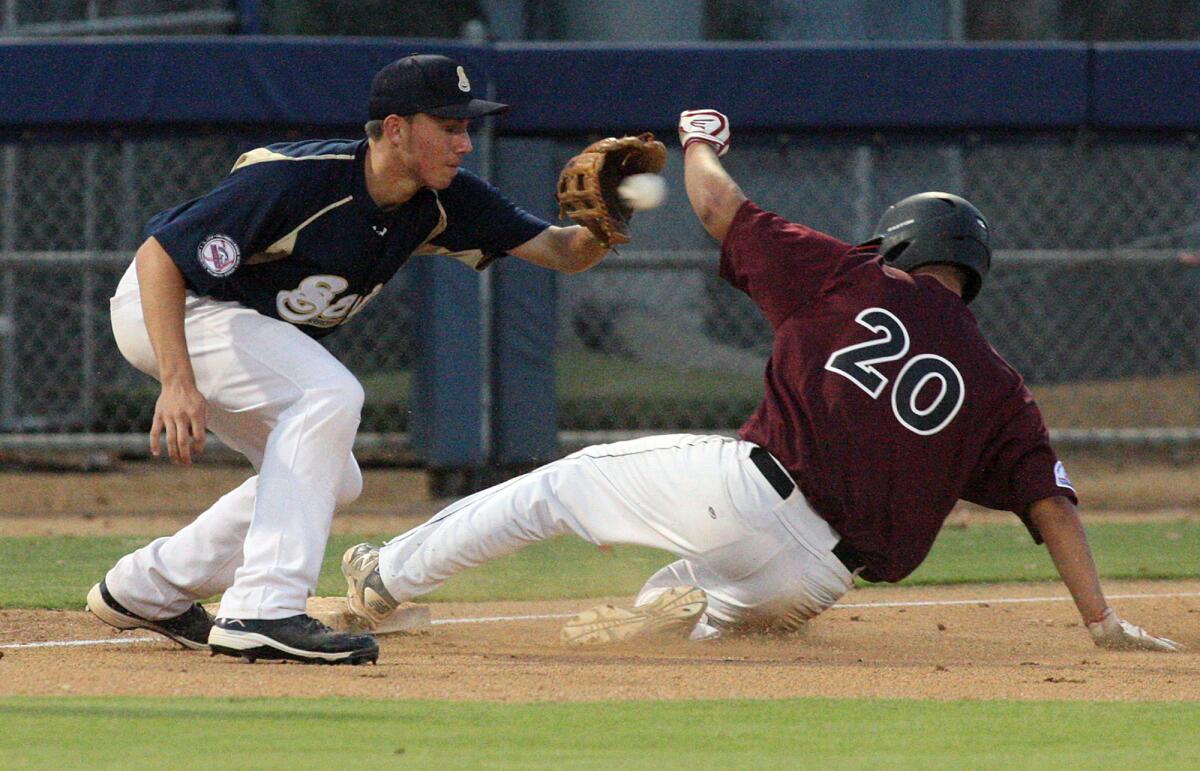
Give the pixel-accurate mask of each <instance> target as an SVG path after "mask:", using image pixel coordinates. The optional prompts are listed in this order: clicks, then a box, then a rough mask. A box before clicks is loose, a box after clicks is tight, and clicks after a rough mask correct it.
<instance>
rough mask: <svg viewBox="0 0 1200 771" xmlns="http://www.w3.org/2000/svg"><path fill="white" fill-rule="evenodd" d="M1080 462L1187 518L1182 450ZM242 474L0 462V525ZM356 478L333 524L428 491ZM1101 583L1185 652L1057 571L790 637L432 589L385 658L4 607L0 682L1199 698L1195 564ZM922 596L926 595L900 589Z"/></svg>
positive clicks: (144, 501)
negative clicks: (306, 653) (31, 467)
mask: <svg viewBox="0 0 1200 771" xmlns="http://www.w3.org/2000/svg"><path fill="white" fill-rule="evenodd" d="M1079 466H1080V468H1079V470H1074V469H1073V471H1074V473H1075V476H1076V482H1077V483H1079V484H1080V487H1081V489H1083V490H1089V489H1090V490H1093V491H1094V490H1097V489H1098V490H1101V491H1107V492H1106V493H1105V494H1102V495H1098V496H1095V497H1093V502H1092V506H1091V510H1092V512H1093V513H1089V516H1099V515H1097V514H1095V513H1094V512H1095V511H1096V510H1100V511H1107V512H1108V513H1107V514H1104V515H1103V516H1139V517H1144V516H1170V517H1184V518H1192V517H1196V516H1200V493H1198V491H1197V487H1200V474H1197V473H1196V471H1197V469H1196V467H1195V466H1190V465H1172V464H1166V465H1163V464H1156V465H1153V466H1147V465H1139V464H1130V463H1121V462H1117V461H1105V462H1097V463H1096V464H1094V465H1087V464H1079ZM1080 471H1082V473H1080ZM245 473H246V472H245V471H244V470H241V469H237V468H227V467H219V466H214V467H200V468H196V469H191V470H189V471H186V472H183V473H179V472H178V471H177V470H175V471H173V470H171V469H169V468H167V467H165V466H159V467H145V466H136V467H133V468H129V469H124V470H123V471H122V472H121V473H105V474H67V475H62V474H52V475H39V474H20V475H18V474H13V473H5V474H0V535H31V534H46V535H52V534H81V535H86V534H89V533H94V534H131V535H153V534H158V533H162V532H169V531H170V530H172V529H174V528H176V527H178V526H180V525H182V524H185V523H186V522H187V521H189V520H190V518H191V517H192V516H193V513H194V511H195V509H196V508H197V507H200V506H203V505H204V504H205V503H206V502H207V501H208V500H211V499H212V498H215V497H216V496H217V495H219V494H220V493H221V492H222V491H223V490H225V489H228V488H230V487H233V486H234V485H236V484H237V483H238V482H239V481H240V480H241V479H242V478H243V477H244V475H245ZM367 490H368V492H367V495H366V496H365V497H364V498H363V499H361V500H360V501H359V502H358V503H357V504H356V505H355V507H354V508H353V509H351V511H349V512H347V513H346V514H343V515H339V516H338V518H337V519H336V520H335V529H337V530H339V531H341V532H360V533H379V532H395V531H398V530H399V529H401V528H402V527H403V526H404V525H406V524H410V523H412V522H415V521H417V519H418V518H421V517H424V516H428V515H429V514H430V513H432V512H433V511H435V510H436V509H437V508H438V506H439V503H440V502H438V501H432V500H429V499H428V496H427V495H425V493H424V490H423V481H422V477H421V476H420V475H419V474H415V473H412V472H395V471H369V472H367ZM1084 497H1085V501H1086V500H1087V497H1088V493H1086V492H1085V494H1084ZM1085 511H1088V509H1085ZM970 515H971V516H978V515H977V514H973V513H972V514H970ZM958 516H963V515H962V514H960V515H958ZM1004 516H1007V515H1004ZM1198 570H1200V565H1198ZM1106 590H1107V592H1108V593H1109V595H1110V597H1112V598H1113V604H1114V606H1115V607H1117V608H1118V610H1119V611H1120V612H1122V613H1123V614H1124V615H1126V616H1127V617H1129V618H1131V619H1134V620H1136V621H1138V622H1140V623H1143V624H1145V625H1146V626H1147V627H1149V628H1151V629H1153V630H1154V631H1155V632H1156V633H1158V634H1163V635H1166V636H1168V637H1171V638H1173V639H1175V640H1178V641H1179V642H1182V643H1184V644H1185V645H1186V646H1187V649H1186V651H1185V652H1183V653H1180V654H1153V653H1124V652H1120V653H1118V652H1109V651H1102V650H1099V649H1097V648H1095V647H1094V646H1092V644H1091V642H1090V640H1089V639H1088V637H1087V635H1086V632H1085V631H1084V630H1083V629H1082V628H1081V626H1080V623H1079V620H1078V617H1077V615H1076V613H1075V610H1074V607H1073V605H1072V604H1071V603H1070V601H1069V600H1068V598H1067V595H1066V591H1065V589H1064V588H1063V587H1062V586H1061V585H1059V584H1037V585H988V586H950V587H911V588H910V587H869V588H864V589H859V590H856V591H854V592H852V593H851V594H850V595H848V596H847V597H846V598H844V600H843V602H842V604H841V605H840V606H838V607H835V608H833V609H831V610H830V611H828V612H827V613H825V614H824V615H822V616H821V617H820V618H818V619H816V620H815V621H814V622H812V623H811V624H810V625H809V626H808V628H807V629H806V630H804V631H803V632H802V633H800V634H796V635H791V636H786V637H753V638H741V639H722V640H717V641H712V642H706V643H688V642H686V641H658V642H652V643H642V644H639V645H626V646H618V647H612V648H598V649H584V650H572V649H568V648H565V647H564V646H562V645H561V644H560V643H559V642H558V640H557V636H558V628H559V626H560V624H561V623H562V620H561V618H541V619H533V620H529V619H522V620H517V619H511V618H507V619H506V618H503V617H512V616H544V615H566V614H570V613H573V612H576V611H578V610H581V609H583V608H585V607H588V606H589V605H591V604H594V602H595V601H585V600H570V601H554V602H505V603H484V604H441V603H439V604H435V605H434V606H433V617H434V622H435V626H433V627H431V628H430V629H429V630H428V631H425V632H422V633H421V634H418V635H412V636H400V635H392V636H387V637H384V638H381V643H382V655H381V658H380V662H379V664H378V665H377V666H364V667H353V668H352V667H312V666H301V665H296V664H277V663H274V664H273V663H266V662H260V663H258V664H254V665H249V664H245V663H242V662H240V661H238V660H235V659H232V658H226V657H209V656H207V655H205V654H201V653H196V652H192V651H185V650H182V649H180V648H178V647H177V646H175V645H173V644H172V643H169V642H167V641H165V640H162V639H161V638H153V639H150V640H139V638H145V637H148V635H145V634H140V633H125V634H119V633H116V632H114V631H113V630H110V629H109V628H108V627H105V626H103V625H102V624H100V623H99V622H97V621H96V620H94V619H93V618H91V617H90V616H89V615H87V614H86V613H82V612H77V611H59V612H51V611H24V610H7V611H4V610H0V653H2V654H3V658H0V694H3V695H10V694H29V695H51V694H53V695H62V694H74V695H115V694H125V695H171V696H224V697H251V696H298V697H315V696H326V695H329V696H348V697H350V696H353V697H368V698H380V699H390V698H432V699H449V700H488V701H497V702H527V701H557V700H570V701H579V700H595V699H615V700H623V699H683V698H687V699H695V698H713V699H717V698H781V697H789V696H844V697H888V698H934V699H1083V700H1103V701H1110V700H1186V701H1196V700H1200V577H1198V578H1196V579H1193V580H1187V581H1173V582H1147V581H1130V582H1121V581H1111V582H1106ZM1123 595H1152V596H1131V597H1123ZM613 601H614V602H624V601H627V599H625V598H613ZM918 602H919V603H927V604H907V605H905V604H903V603H918ZM456 619H473V620H474V621H472V622H470V623H453V622H454V621H455V620H456ZM480 619H491V620H480ZM90 641H100V642H99V644H85V643H90ZM121 641H125V644H122V643H121ZM46 643H51V644H52V645H46ZM64 643H66V644H64Z"/></svg>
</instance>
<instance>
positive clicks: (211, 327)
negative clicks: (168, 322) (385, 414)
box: [106, 266, 363, 619]
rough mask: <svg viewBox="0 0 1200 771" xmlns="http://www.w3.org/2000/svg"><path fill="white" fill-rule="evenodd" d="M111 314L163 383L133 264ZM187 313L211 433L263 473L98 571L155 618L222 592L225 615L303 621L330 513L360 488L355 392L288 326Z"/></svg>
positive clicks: (358, 390) (214, 312) (216, 312)
mask: <svg viewBox="0 0 1200 771" xmlns="http://www.w3.org/2000/svg"><path fill="white" fill-rule="evenodd" d="M111 311H112V327H113V334H114V335H115V337H116V341H117V346H118V347H119V348H120V350H121V353H122V354H123V355H124V356H125V358H126V359H128V360H129V362H130V363H131V364H133V366H135V367H137V368H138V369H140V370H141V371H142V372H145V373H146V374H148V375H151V376H152V377H155V378H157V376H158V365H157V362H156V360H155V357H154V351H153V349H152V348H151V345H150V339H149V336H148V335H147V333H146V325H145V322H144V320H143V318H142V306H141V297H140V294H139V291H138V286H137V274H136V271H135V270H134V268H133V267H132V266H131V267H130V269H129V270H128V271H127V272H126V274H125V277H124V278H123V279H122V280H121V284H120V286H119V287H118V288H117V293H116V296H114V297H113V299H112V301H111ZM184 318H185V332H186V335H187V343H188V350H189V352H190V354H191V360H192V368H193V369H194V370H195V373H196V386H197V388H198V389H199V390H200V393H201V394H203V395H204V397H205V399H207V400H208V405H209V425H208V427H209V429H210V430H211V431H212V432H213V433H214V434H216V435H217V436H218V437H220V439H221V441H223V442H224V443H225V444H226V445H227V446H229V447H231V448H233V449H235V450H237V451H238V452H241V453H242V454H243V455H245V456H246V457H247V458H248V459H249V460H250V463H251V464H252V465H253V466H254V469H255V471H257V475H256V476H253V477H251V478H250V479H248V480H246V482H245V483H244V484H242V485H241V486H240V487H238V488H237V489H235V490H233V491H232V492H230V493H228V494H226V495H225V496H224V497H222V498H221V499H220V500H218V501H217V502H216V503H214V504H213V505H212V506H211V507H210V508H209V509H208V510H207V511H205V512H204V513H202V514H201V515H200V516H199V517H198V518H197V519H196V520H195V521H194V522H192V523H191V524H189V525H188V526H187V527H185V528H183V529H182V530H180V531H179V532H178V533H176V534H175V535H173V536H170V537H169V538H159V539H158V540H156V541H154V542H152V543H150V544H149V545H147V546H145V547H143V548H141V549H139V550H137V551H136V552H134V553H132V554H129V555H127V556H125V557H123V558H122V559H121V560H120V561H119V562H118V563H117V564H116V566H115V567H113V569H112V570H110V571H109V573H108V575H107V577H106V581H107V585H108V589H109V591H110V592H111V593H112V595H113V597H114V598H115V599H116V600H117V601H118V602H120V603H121V604H122V605H124V606H125V607H126V608H128V609H129V610H131V611H133V612H134V613H137V614H138V615H140V616H143V617H145V618H150V619H161V618H169V617H171V616H175V615H178V614H179V613H182V612H183V611H185V610H187V608H188V607H189V606H190V605H191V604H192V602H194V601H196V600H199V599H203V598H205V597H210V596H212V595H214V594H218V593H220V592H224V596H223V597H222V598H221V609H220V613H219V615H221V616H225V617H228V618H255V619H275V618H286V617H287V616H293V615H296V614H297V613H303V612H304V610H305V601H306V599H307V598H308V596H309V594H310V593H311V592H312V591H313V590H314V589H315V588H316V583H317V575H318V573H319V571H320V568H321V560H322V558H323V557H324V554H325V544H326V541H327V539H328V537H329V527H330V523H331V521H332V519H333V512H334V509H335V507H337V506H339V505H345V504H348V503H350V502H351V501H353V500H354V499H355V498H357V497H358V494H359V492H360V491H361V490H362V475H361V473H360V472H359V469H358V464H357V463H356V462H355V460H354V456H353V454H352V449H353V445H354V437H355V434H356V433H357V431H358V422H359V413H360V411H361V409H362V403H363V390H362V386H361V385H360V384H359V382H358V380H357V379H355V377H354V376H353V375H352V374H350V371H349V370H347V369H346V368H345V367H344V366H343V365H342V364H341V363H340V362H339V361H338V360H337V359H336V358H334V356H333V355H332V354H330V353H329V352H328V351H326V350H325V349H324V348H323V347H322V346H321V345H320V344H319V343H317V342H316V341H315V340H313V339H312V338H310V337H308V336H307V335H305V334H304V333H302V332H300V331H299V330H298V329H296V328H295V327H293V326H292V325H291V324H287V323H285V322H282V321H278V320H276V319H272V318H269V317H267V316H263V315H262V314H260V313H258V312H256V311H253V310H251V309H249V308H246V307H244V306H242V305H239V304H237V303H232V302H221V301H217V300H212V299H208V298H203V297H198V296H195V295H192V294H190V293H189V294H188V296H187V300H186V307H185V317H184ZM181 473H186V472H183V471H182V470H181Z"/></svg>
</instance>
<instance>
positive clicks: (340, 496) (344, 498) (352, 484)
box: [336, 458, 363, 509]
mask: <svg viewBox="0 0 1200 771" xmlns="http://www.w3.org/2000/svg"><path fill="white" fill-rule="evenodd" d="M362 489H363V477H362V471H360V470H359V468H358V463H357V462H356V461H355V460H354V458H350V462H349V463H348V464H346V470H345V471H344V472H343V473H342V480H341V482H340V483H339V484H338V488H337V499H336V500H337V507H338V508H339V509H340V508H342V507H343V506H349V505H350V504H352V503H354V502H355V501H356V500H358V496H360V495H362Z"/></svg>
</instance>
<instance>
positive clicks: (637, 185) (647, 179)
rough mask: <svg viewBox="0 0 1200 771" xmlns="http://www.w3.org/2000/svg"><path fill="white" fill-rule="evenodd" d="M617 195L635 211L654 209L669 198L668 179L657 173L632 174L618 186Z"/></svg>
mask: <svg viewBox="0 0 1200 771" xmlns="http://www.w3.org/2000/svg"><path fill="white" fill-rule="evenodd" d="M617 195H619V196H621V200H622V201H624V202H625V204H626V205H627V206H628V207H629V208H631V209H633V210H634V211H642V210H643V209H653V208H654V207H655V206H659V205H661V204H662V202H663V201H664V200H666V198H667V181H666V180H665V179H663V178H662V177H660V176H659V175H657V174H630V175H629V176H628V177H626V178H625V179H623V180H621V184H620V185H618V186H617Z"/></svg>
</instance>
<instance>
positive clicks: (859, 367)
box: [825, 308, 966, 436]
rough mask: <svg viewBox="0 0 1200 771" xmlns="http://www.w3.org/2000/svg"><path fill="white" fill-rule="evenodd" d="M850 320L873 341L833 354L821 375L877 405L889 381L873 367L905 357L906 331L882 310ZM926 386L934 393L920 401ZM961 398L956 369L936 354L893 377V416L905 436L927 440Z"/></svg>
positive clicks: (921, 356)
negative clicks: (846, 383) (831, 375)
mask: <svg viewBox="0 0 1200 771" xmlns="http://www.w3.org/2000/svg"><path fill="white" fill-rule="evenodd" d="M854 320H855V321H856V322H858V323H859V324H861V325H862V326H864V327H866V328H867V329H869V330H871V331H872V332H874V333H875V334H876V335H877V337H874V338H872V339H870V340H868V341H866V342H865V343H855V344H854V345H847V346H846V347H844V348H839V349H838V350H836V351H834V352H833V353H832V354H830V356H829V360H828V361H826V362H825V369H827V370H829V371H830V372H835V373H837V374H839V375H841V376H842V377H844V378H848V379H849V380H850V382H852V383H854V384H855V385H856V386H858V387H859V388H861V389H862V390H863V391H865V392H866V393H867V395H869V396H870V397H871V398H872V399H878V398H879V395H880V394H882V393H883V389H884V388H886V387H887V386H888V379H887V378H886V377H884V376H883V374H882V373H880V372H879V370H878V369H876V368H875V365H876V364H882V363H884V362H889V361H897V360H899V359H903V358H904V357H905V356H906V355H907V354H908V347H909V335H908V329H907V328H906V327H905V326H904V322H902V321H900V319H898V318H896V315H895V314H894V313H892V312H891V311H889V310H887V309H885V308H867V309H866V310H864V311H862V312H861V313H859V314H858V316H856V317H855V318H854ZM927 386H928V387H930V388H933V389H935V390H934V394H933V398H932V399H929V398H928V394H924V395H923V392H925V391H926V390H927ZM965 397H966V387H965V386H964V385H963V379H962V374H961V373H960V372H959V371H958V367H955V366H954V364H953V362H951V361H949V360H948V359H944V358H942V357H941V356H938V355H936V354H932V353H922V354H918V355H916V356H913V357H912V358H911V359H909V360H908V361H907V362H905V364H904V366H903V367H902V368H901V369H900V374H899V375H897V376H896V382H895V384H894V385H893V386H892V414H893V415H895V416H896V419H897V420H899V421H900V424H901V425H903V426H904V427H905V428H907V429H908V430H909V431H912V432H913V433H916V434H921V435H922V436H928V435H930V434H936V433H937V432H938V431H941V430H942V429H943V428H945V427H946V426H947V425H948V424H949V423H950V421H952V420H954V416H955V415H957V414H958V411H959V409H960V408H961V407H962V405H963V399H964V398H965ZM918 402H925V405H924V406H920V405H919V404H918Z"/></svg>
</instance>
